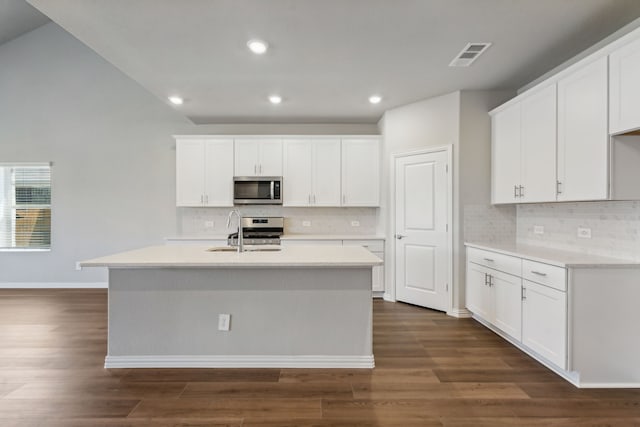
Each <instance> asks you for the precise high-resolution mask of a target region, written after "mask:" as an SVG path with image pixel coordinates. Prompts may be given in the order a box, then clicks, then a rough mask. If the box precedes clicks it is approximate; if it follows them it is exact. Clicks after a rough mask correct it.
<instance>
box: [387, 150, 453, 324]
mask: <svg viewBox="0 0 640 427" xmlns="http://www.w3.org/2000/svg"><path fill="white" fill-rule="evenodd" d="M438 151H446V152H447V162H448V164H449V172H448V174H447V175H448V176H447V192H448V193H449V197H448V201H447V222H448V223H449V230H448V234H449V254H448V256H447V258H448V261H449V274H448V276H449V277H448V280H449V307H448V308H447V310H446V312H447V314H448V313H449V312H451V311H453V294H454V292H453V288H454V283H453V243H454V238H453V234H454V233H453V229H454V225H455V224H454V223H453V200H454V194H453V174H454V172H455V168H454V165H453V144H447V145H440V146H437V147H425V148H422V149H419V150H413V151H407V152H401V153H392V154H391V168H390V173H389V181H390V184H389V193H390V194H389V207H388V209H389V217H390V218H391V233H387V234H389V235H390V237H389V241H390V242H391V245H390V246H391V247H390V249H391V262H390V263H389V266H388V267H385V268H388V269H389V270H390V276H388V277H391V279H392V281H391V283H390V286H389V289H390V290H391V293H390V295H389V297H387V294H386V293H385V297H384V298H385V300H387V301H394V302H395V301H396V285H397V283H396V245H395V227H396V185H395V184H396V159H399V158H400V157H408V156H415V155H420V154H430V153H437V152H438ZM385 264H386V263H385Z"/></svg>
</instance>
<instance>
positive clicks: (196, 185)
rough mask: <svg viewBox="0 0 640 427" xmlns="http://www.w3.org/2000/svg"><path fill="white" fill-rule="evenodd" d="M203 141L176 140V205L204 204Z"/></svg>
mask: <svg viewBox="0 0 640 427" xmlns="http://www.w3.org/2000/svg"><path fill="white" fill-rule="evenodd" d="M203 153H204V142H203V141H201V140H193V139H185V140H177V141H176V206H202V205H203V204H204V193H205V190H204V173H205V161H204V158H203Z"/></svg>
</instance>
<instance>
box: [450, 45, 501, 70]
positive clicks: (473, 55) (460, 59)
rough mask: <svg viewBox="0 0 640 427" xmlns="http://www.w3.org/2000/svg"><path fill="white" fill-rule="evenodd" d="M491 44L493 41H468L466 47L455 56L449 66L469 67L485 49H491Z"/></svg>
mask: <svg viewBox="0 0 640 427" xmlns="http://www.w3.org/2000/svg"><path fill="white" fill-rule="evenodd" d="M489 46H491V43H467V45H466V46H465V47H464V49H462V50H461V51H460V53H459V54H458V55H456V57H455V58H453V61H451V63H450V64H449V67H468V66H469V65H471V64H473V61H475V60H476V59H478V57H479V56H480V55H482V53H483V52H484V51H485V50H487V49H489Z"/></svg>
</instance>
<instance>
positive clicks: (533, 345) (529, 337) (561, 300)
mask: <svg viewBox="0 0 640 427" xmlns="http://www.w3.org/2000/svg"><path fill="white" fill-rule="evenodd" d="M522 343H523V344H524V345H526V346H527V347H529V348H530V349H532V350H533V351H535V352H536V353H538V354H540V355H541V356H543V357H544V358H545V359H547V360H549V361H551V362H553V363H554V364H556V365H557V366H559V367H560V368H562V369H566V368H567V294H566V292H562V291H559V290H557V289H553V288H550V287H547V286H543V285H539V284H537V283H533V282H531V281H529V280H525V281H524V287H523V300H522Z"/></svg>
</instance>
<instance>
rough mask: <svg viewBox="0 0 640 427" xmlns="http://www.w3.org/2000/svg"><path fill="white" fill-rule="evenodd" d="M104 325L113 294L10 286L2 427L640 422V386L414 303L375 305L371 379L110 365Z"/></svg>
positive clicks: (4, 293) (2, 352) (0, 302)
mask: <svg viewBox="0 0 640 427" xmlns="http://www.w3.org/2000/svg"><path fill="white" fill-rule="evenodd" d="M327 309H330V307H328V308H327ZM106 321H107V294H106V291H105V290H0V426H2V427H13V426H21V427H22V426H53V427H58V426H65V427H66V426H148V425H152V426H177V425H179V426H407V427H411V426H447V427H449V426H474V427H476V426H520V425H522V426H549V425H553V426H640V390H603V389H599V390H593V389H577V388H575V387H573V386H572V385H570V384H569V383H567V382H565V381H564V380H562V379H561V378H559V377H558V376H556V375H555V374H553V373H552V372H550V371H549V370H547V369H546V368H544V367H543V366H542V365H540V364H538V363H537V362H536V361H534V360H533V359H531V358H529V357H528V356H526V355H524V354H523V353H522V352H520V351H519V350H518V349H516V348H514V347H513V346H511V345H510V344H508V343H506V342H505V341H504V340H502V339H501V338H500V337H498V336H496V335H495V334H493V333H492V332H490V331H488V330H487V329H485V328H484V327H482V326H480V325H479V324H477V323H476V322H475V321H473V320H471V319H454V318H450V317H447V316H445V315H444V314H442V313H439V312H434V311H430V310H425V309H420V308H417V307H413V306H410V305H406V304H400V303H397V304H394V303H389V302H383V301H376V302H375V303H374V355H375V359H376V368H375V369H374V370H358V369H353V370H352V369H347V370H343V369H135V370H134V369H111V370H106V369H103V367H102V366H103V363H104V356H105V354H106V344H107V343H106V333H107V323H106ZM639 362H640V361H639Z"/></svg>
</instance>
